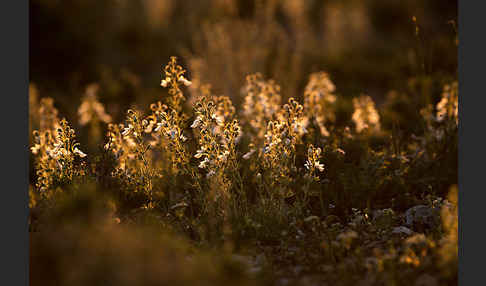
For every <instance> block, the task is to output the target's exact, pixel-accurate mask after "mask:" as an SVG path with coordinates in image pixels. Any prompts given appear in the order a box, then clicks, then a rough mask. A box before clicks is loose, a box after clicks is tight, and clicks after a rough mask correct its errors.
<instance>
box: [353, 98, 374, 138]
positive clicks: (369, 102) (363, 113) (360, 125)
mask: <svg viewBox="0 0 486 286" xmlns="http://www.w3.org/2000/svg"><path fill="white" fill-rule="evenodd" d="M353 106H354V113H353V115H352V119H353V122H354V124H355V126H356V132H358V133H361V132H363V131H364V130H368V132H377V131H379V130H380V115H379V114H378V111H377V110H376V108H375V103H374V102H373V99H372V98H371V97H369V96H367V95H361V96H359V97H355V98H353Z"/></svg>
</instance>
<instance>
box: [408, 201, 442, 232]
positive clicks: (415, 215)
mask: <svg viewBox="0 0 486 286" xmlns="http://www.w3.org/2000/svg"><path fill="white" fill-rule="evenodd" d="M439 223H440V216H439V210H438V209H435V208H432V207H429V206H426V205H418V206H414V207H412V208H409V209H408V210H407V211H406V212H405V225H407V226H408V227H413V228H414V229H423V228H424V227H427V228H433V227H436V226H437V225H438V224H439Z"/></svg>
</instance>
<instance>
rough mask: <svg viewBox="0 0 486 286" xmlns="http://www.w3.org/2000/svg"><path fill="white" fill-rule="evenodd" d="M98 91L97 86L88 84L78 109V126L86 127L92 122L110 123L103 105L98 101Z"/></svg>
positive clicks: (109, 117)
mask: <svg viewBox="0 0 486 286" xmlns="http://www.w3.org/2000/svg"><path fill="white" fill-rule="evenodd" d="M98 89H99V86H98V85H97V84H90V85H88V86H87V87H86V91H85V95H84V97H83V99H82V103H81V105H80V106H79V108H78V115H79V124H81V125H86V124H88V123H89V122H92V121H93V122H97V121H101V122H104V123H110V122H111V116H110V115H108V114H106V112H105V108H104V106H103V104H101V103H100V102H99V101H98V98H97V93H98Z"/></svg>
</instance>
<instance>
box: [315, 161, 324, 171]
mask: <svg viewBox="0 0 486 286" xmlns="http://www.w3.org/2000/svg"><path fill="white" fill-rule="evenodd" d="M314 167H316V168H317V169H318V170H319V171H321V172H324V165H323V164H321V163H320V162H319V161H316V162H315V163H314Z"/></svg>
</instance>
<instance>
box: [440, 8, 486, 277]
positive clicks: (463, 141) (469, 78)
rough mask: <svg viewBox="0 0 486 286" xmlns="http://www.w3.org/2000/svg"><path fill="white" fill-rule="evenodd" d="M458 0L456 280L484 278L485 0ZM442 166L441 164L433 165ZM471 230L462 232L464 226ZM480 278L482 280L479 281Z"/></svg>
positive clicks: (485, 238) (464, 229) (485, 194)
mask: <svg viewBox="0 0 486 286" xmlns="http://www.w3.org/2000/svg"><path fill="white" fill-rule="evenodd" d="M457 1H459V2H458V4H459V8H458V10H459V51H458V52H459V57H458V62H459V94H460V95H459V154H458V155H459V178H458V180H459V234H458V235H459V272H458V274H459V285H483V284H484V280H485V278H484V275H485V270H484V259H485V257H484V251H481V250H484V243H485V242H486V236H485V235H484V229H483V228H484V225H485V224H484V213H482V211H483V210H485V209H486V205H485V203H486V199H485V197H486V192H485V187H484V186H485V182H484V181H483V180H482V179H484V178H485V168H484V165H483V164H484V163H485V158H486V150H485V149H486V148H485V146H486V144H485V143H486V142H485V140H484V130H485V126H484V123H485V118H484V115H485V110H484V108H485V106H486V105H485V95H484V90H485V87H486V86H485V84H486V75H485V72H484V69H485V67H486V57H485V51H486V41H485V39H484V26H485V24H486V17H485V16H484V11H485V9H486V2H484V1H464V0H457ZM437 167H440V166H437ZM466 231H468V232H469V234H468V236H467V239H466V236H465V232H466ZM481 281H482V282H481Z"/></svg>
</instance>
